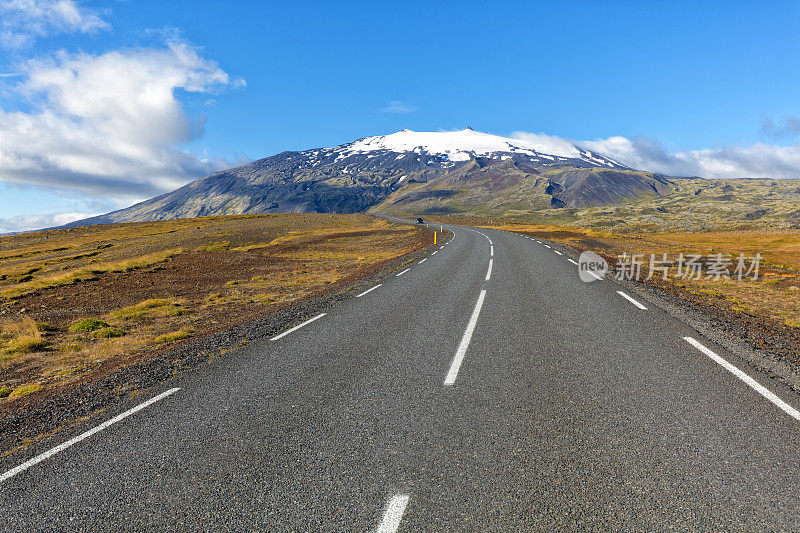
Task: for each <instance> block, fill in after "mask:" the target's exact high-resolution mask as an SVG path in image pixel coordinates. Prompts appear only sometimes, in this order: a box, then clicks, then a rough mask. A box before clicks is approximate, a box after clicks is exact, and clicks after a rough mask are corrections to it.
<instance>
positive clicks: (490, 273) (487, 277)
mask: <svg viewBox="0 0 800 533" xmlns="http://www.w3.org/2000/svg"><path fill="white" fill-rule="evenodd" d="M492 264H494V259H489V270H487V271H486V281H489V280H490V279H492Z"/></svg>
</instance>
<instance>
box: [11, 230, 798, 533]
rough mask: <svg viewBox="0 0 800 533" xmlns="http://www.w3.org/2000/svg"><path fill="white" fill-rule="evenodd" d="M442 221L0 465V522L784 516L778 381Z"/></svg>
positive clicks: (423, 525) (721, 521)
mask: <svg viewBox="0 0 800 533" xmlns="http://www.w3.org/2000/svg"><path fill="white" fill-rule="evenodd" d="M451 229H452V231H453V232H454V236H453V238H452V239H451V240H449V241H448V243H447V244H446V245H445V246H444V247H442V248H441V249H439V247H435V248H432V249H431V250H430V252H429V254H428V255H426V256H425V259H424V261H422V262H415V263H414V264H413V265H411V268H410V269H409V270H407V271H406V270H405V267H403V269H400V270H398V272H397V275H395V276H391V277H390V278H388V279H386V280H384V281H383V283H382V285H380V286H378V287H377V288H375V289H374V290H371V291H369V292H367V293H366V294H363V295H362V296H359V297H354V298H352V299H351V300H348V301H346V302H344V303H341V304H339V305H337V306H336V307H333V308H331V309H329V310H328V311H327V312H326V314H325V315H324V316H319V317H318V318H317V319H316V320H313V321H311V322H309V323H307V324H305V325H303V326H302V327H300V328H298V329H294V330H288V325H287V331H288V333H287V334H285V335H283V336H281V337H280V338H277V339H275V340H271V339H266V338H265V339H263V340H262V341H259V342H253V343H250V344H248V345H247V346H244V347H242V348H241V349H238V350H237V351H235V352H233V353H230V354H228V355H227V356H226V357H224V358H220V359H218V360H215V361H213V362H212V363H210V364H208V365H205V366H203V367H202V368H199V369H197V370H196V371H193V372H190V373H187V374H184V375H181V376H178V377H176V378H175V379H174V380H172V381H171V382H169V383H168V384H166V385H165V386H164V387H163V388H162V389H159V390H153V391H151V393H149V394H148V395H145V396H143V397H141V398H139V399H138V400H136V401H134V402H132V403H130V404H129V405H126V406H123V407H121V408H120V409H119V410H118V411H116V412H113V413H108V420H109V422H110V423H108V424H105V425H104V426H100V427H96V428H95V429H96V432H95V433H93V434H91V435H88V436H86V435H80V434H79V432H75V433H74V434H71V435H66V436H62V437H59V438H60V439H61V440H63V441H67V439H68V438H70V437H75V439H74V442H66V443H65V444H66V445H65V446H62V447H61V449H56V450H53V453H52V454H51V455H50V456H48V457H47V458H44V459H43V460H40V459H41V458H38V459H34V461H33V462H34V463H35V464H29V465H22V467H21V468H19V469H17V470H15V471H12V472H9V473H6V474H3V475H2V477H3V478H4V479H3V481H0V509H2V513H0V517H1V518H0V528H1V529H4V530H5V529H8V530H15V531H21V530H38V529H58V530H91V529H96V530H126V529H127V530H141V529H148V530H160V529H170V530H174V529H179V530H180V529H185V530H197V529H208V530H217V529H218V530H271V531H369V530H376V529H377V530H380V531H395V530H398V531H477V530H482V531H515V530H517V531H529V530H530V531H537V530H546V531H552V530H587V529H611V528H614V529H624V530H664V529H679V530H687V529H697V530H707V529H718V530H720V529H722V530H730V529H734V530H769V529H784V530H799V529H800V512H798V511H799V510H800V490H798V489H800V478H799V477H798V473H799V472H800V469H799V468H798V465H800V431H798V430H800V421H798V419H797V417H800V414H798V413H797V412H796V411H794V410H793V408H792V406H795V407H796V406H798V405H799V404H800V402H798V398H797V397H796V396H795V395H794V393H791V392H789V391H787V390H784V389H782V388H780V387H779V386H778V385H776V384H774V383H772V382H771V381H770V380H769V378H768V377H767V376H765V375H762V374H759V373H758V372H755V371H753V370H752V369H751V368H750V367H748V366H747V365H746V364H745V363H744V362H743V361H741V360H738V359H737V358H736V357H735V356H733V355H732V354H730V353H728V352H726V351H725V350H724V349H722V348H720V347H718V346H715V345H714V344H713V343H712V342H710V341H708V340H706V339H704V338H703V337H702V336H701V335H699V334H698V333H697V332H696V331H694V330H692V329H691V328H690V327H688V326H687V325H685V324H683V323H681V322H678V321H677V320H675V319H673V318H671V317H670V316H668V315H667V314H666V313H665V312H663V311H661V310H660V309H659V308H658V306H657V303H656V302H651V301H648V300H646V299H645V298H644V295H640V294H635V293H632V292H630V291H627V290H623V289H622V288H621V287H620V286H619V285H617V284H616V283H614V282H613V281H611V280H602V281H596V282H593V283H583V282H581V281H580V280H579V278H578V273H577V267H576V266H575V265H574V264H572V263H571V262H570V261H569V260H568V259H569V257H568V255H559V254H557V253H556V251H559V249H558V247H557V246H556V245H553V244H552V243H544V242H542V243H539V242H537V241H536V240H535V239H530V238H526V237H524V236H520V235H516V234H512V233H507V232H501V231H497V230H489V229H482V230H475V229H470V228H460V227H452V228H451ZM546 244H547V245H549V246H550V247H549V248H548V247H546V246H545V245H546ZM490 261H491V273H490V275H488V274H489V272H488V271H489V268H490V266H489V265H490ZM367 288H369V287H367ZM620 290H623V292H624V293H625V294H626V295H627V296H628V297H630V298H632V299H633V301H631V300H629V299H626V298H625V297H623V296H622V295H621V294H619V293H618V291H620ZM636 303H638V304H640V305H638V306H637V305H636ZM641 307H645V308H646V309H642V308H641ZM687 338H688V339H689V340H687ZM690 342H693V343H694V344H691V343H690ZM714 357H717V358H718V359H715V358H714ZM459 362H460V364H459ZM724 365H728V366H727V367H726V366H724ZM731 365H732V366H731ZM737 369H739V370H737ZM741 371H744V372H746V375H745V374H741ZM736 372H740V374H739V375H737V374H736ZM748 380H750V381H748ZM761 385H765V386H767V387H768V389H760V390H759V389H758V387H759V386H761ZM771 395H772V396H771ZM148 398H152V399H153V401H152V402H151V403H149V404H146V405H143V404H141V402H144V401H145V400H147V399H148ZM784 402H785V403H784ZM137 405H138V410H137V411H135V412H130V411H128V410H129V409H131V408H137V407H136V406H137ZM115 415H118V416H117V418H112V417H114V416H115ZM85 429H86V428H82V429H81V430H80V431H84V430H85ZM75 441H76V442H75ZM36 461H39V462H36ZM26 466H27V467H26Z"/></svg>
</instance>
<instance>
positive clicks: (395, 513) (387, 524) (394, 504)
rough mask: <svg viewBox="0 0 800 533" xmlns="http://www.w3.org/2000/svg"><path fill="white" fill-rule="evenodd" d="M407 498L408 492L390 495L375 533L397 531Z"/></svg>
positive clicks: (392, 532)
mask: <svg viewBox="0 0 800 533" xmlns="http://www.w3.org/2000/svg"><path fill="white" fill-rule="evenodd" d="M409 498H410V497H409V496H408V494H396V495H394V496H392V498H391V499H390V500H389V503H387V504H386V510H385V511H384V512H383V518H382V519H381V523H380V524H379V525H378V529H376V530H375V533H394V532H395V531H397V528H398V527H400V521H401V520H402V519H403V513H405V512H406V505H408V500H409Z"/></svg>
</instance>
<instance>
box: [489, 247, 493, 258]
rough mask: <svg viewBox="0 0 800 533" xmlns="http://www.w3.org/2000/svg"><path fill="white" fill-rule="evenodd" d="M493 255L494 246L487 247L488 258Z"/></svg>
mask: <svg viewBox="0 0 800 533" xmlns="http://www.w3.org/2000/svg"><path fill="white" fill-rule="evenodd" d="M493 255H494V246H491V245H490V246H489V256H493Z"/></svg>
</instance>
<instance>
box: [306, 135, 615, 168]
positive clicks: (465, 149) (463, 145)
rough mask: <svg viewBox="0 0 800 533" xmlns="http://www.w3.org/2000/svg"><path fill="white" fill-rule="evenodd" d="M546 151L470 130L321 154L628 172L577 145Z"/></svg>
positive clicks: (378, 140) (360, 143)
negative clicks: (574, 164) (572, 164)
mask: <svg viewBox="0 0 800 533" xmlns="http://www.w3.org/2000/svg"><path fill="white" fill-rule="evenodd" d="M553 148H555V150H554V149H553ZM545 150H546V149H545V148H543V147H541V146H536V145H534V144H533V143H531V142H529V141H524V140H521V139H511V138H508V137H500V136H498V135H492V134H490V133H483V132H480V131H475V130H473V129H472V128H467V129H464V130H460V131H437V132H427V131H411V130H403V131H398V132H397V133H392V134H391V135H380V136H377V137H366V138H364V139H359V140H357V141H354V142H351V143H348V144H344V145H341V146H337V147H334V148H327V149H325V150H322V151H321V152H320V153H321V154H336V156H337V158H341V159H344V158H347V157H349V156H353V155H358V154H369V155H372V156H373V157H374V156H375V155H376V154H377V153H382V152H394V153H397V154H400V155H401V156H402V157H406V155H407V154H408V153H412V154H416V155H417V156H419V157H423V156H424V155H428V156H430V157H431V158H437V159H439V160H447V161H448V162H449V163H450V164H451V166H452V165H455V164H456V163H459V162H464V161H469V160H470V159H474V158H475V157H488V158H494V159H498V158H499V159H511V158H513V157H514V156H519V157H520V158H524V159H525V160H527V161H529V162H532V163H536V164H540V165H554V164H565V163H567V162H569V161H571V160H580V161H583V162H585V163H589V164H592V165H599V166H604V167H608V168H615V169H629V167H627V166H625V165H623V164H621V163H619V162H617V161H614V160H613V159H611V158H609V157H604V156H602V155H600V154H598V153H595V152H592V151H590V150H586V149H582V148H578V147H577V146H575V145H569V146H559V147H552V146H551V147H549V153H548V152H546V151H545Z"/></svg>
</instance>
